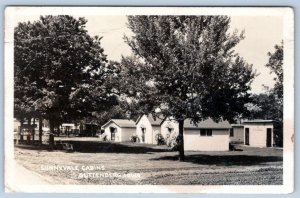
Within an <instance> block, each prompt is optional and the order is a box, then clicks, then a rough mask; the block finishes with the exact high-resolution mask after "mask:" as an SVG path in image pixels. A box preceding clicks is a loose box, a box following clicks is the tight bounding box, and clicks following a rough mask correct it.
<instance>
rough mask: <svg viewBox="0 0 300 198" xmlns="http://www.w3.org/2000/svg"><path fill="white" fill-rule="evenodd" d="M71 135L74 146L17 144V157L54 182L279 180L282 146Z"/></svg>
mask: <svg viewBox="0 0 300 198" xmlns="http://www.w3.org/2000/svg"><path fill="white" fill-rule="evenodd" d="M82 140H83V139H73V140H70V141H71V142H72V144H73V145H74V150H75V152H70V153H68V152H65V151H57V150H54V151H47V150H44V149H41V148H39V149H38V147H30V146H29V147H27V146H23V147H15V159H16V160H17V162H18V163H19V164H21V165H23V166H24V167H25V168H27V169H29V170H31V171H33V172H36V173H38V174H40V175H41V176H42V177H43V178H45V179H46V180H47V181H49V182H50V183H53V184H102V185H106V184H117V185H121V184H127V185H134V184H140V185H143V184H157V185H178V184H181V185H189V184H199V185H261V184H264V185H269V184H272V185H280V184H282V174H283V169H282V159H283V158H282V150H280V149H276V148H251V147H245V146H243V147H239V151H228V152H186V160H185V162H179V161H178V160H177V152H171V151H169V150H168V148H167V147H165V146H156V145H145V144H133V143H108V142H100V141H98V140H85V141H82Z"/></svg>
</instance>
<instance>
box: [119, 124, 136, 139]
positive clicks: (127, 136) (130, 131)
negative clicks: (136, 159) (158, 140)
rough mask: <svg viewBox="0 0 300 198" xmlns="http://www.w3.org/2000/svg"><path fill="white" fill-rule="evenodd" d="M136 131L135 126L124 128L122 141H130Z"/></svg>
mask: <svg viewBox="0 0 300 198" xmlns="http://www.w3.org/2000/svg"><path fill="white" fill-rule="evenodd" d="M134 133H135V128H134V127H132V128H122V136H121V141H122V142H128V141H130V137H131V136H132V135H133V134H134Z"/></svg>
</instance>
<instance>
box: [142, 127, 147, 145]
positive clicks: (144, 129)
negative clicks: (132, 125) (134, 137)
mask: <svg viewBox="0 0 300 198" xmlns="http://www.w3.org/2000/svg"><path fill="white" fill-rule="evenodd" d="M145 133H146V128H142V142H143V143H145Z"/></svg>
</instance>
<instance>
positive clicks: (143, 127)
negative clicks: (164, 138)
mask: <svg viewBox="0 0 300 198" xmlns="http://www.w3.org/2000/svg"><path fill="white" fill-rule="evenodd" d="M163 121H164V119H163V118H159V117H155V118H154V117H153V116H152V115H151V114H149V115H143V116H140V117H139V118H138V119H137V121H136V135H137V136H138V138H139V141H140V142H141V143H147V144H156V143H157V142H156V139H155V136H156V134H158V133H160V128H161V124H162V123H163Z"/></svg>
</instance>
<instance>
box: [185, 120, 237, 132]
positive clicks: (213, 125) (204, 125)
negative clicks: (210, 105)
mask: <svg viewBox="0 0 300 198" xmlns="http://www.w3.org/2000/svg"><path fill="white" fill-rule="evenodd" d="M184 128H190V129H230V128H231V125H230V124H229V122H228V121H224V120H221V121H220V122H218V123H217V122H215V121H213V120H212V119H211V118H208V119H206V120H203V121H201V122H198V123H197V125H195V124H194V123H193V122H192V121H191V119H186V120H184Z"/></svg>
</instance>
